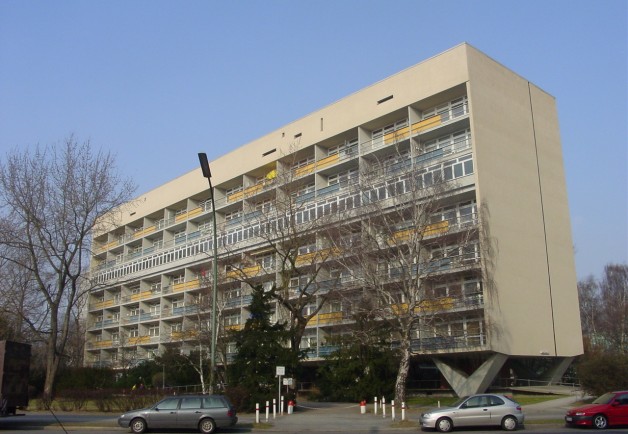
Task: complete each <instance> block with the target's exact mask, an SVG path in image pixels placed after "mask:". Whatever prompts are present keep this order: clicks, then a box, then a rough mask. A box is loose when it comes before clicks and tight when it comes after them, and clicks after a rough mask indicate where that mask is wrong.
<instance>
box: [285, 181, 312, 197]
mask: <svg viewBox="0 0 628 434" xmlns="http://www.w3.org/2000/svg"><path fill="white" fill-rule="evenodd" d="M310 193H314V183H313V182H310V183H309V184H306V185H301V186H299V187H298V188H297V189H296V190H294V191H292V192H290V194H291V196H292V197H303V196H305V195H307V194H310Z"/></svg>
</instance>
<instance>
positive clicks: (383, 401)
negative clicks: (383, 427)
mask: <svg viewBox="0 0 628 434" xmlns="http://www.w3.org/2000/svg"><path fill="white" fill-rule="evenodd" d="M382 417H383V418H384V419H385V418H386V397H385V396H382Z"/></svg>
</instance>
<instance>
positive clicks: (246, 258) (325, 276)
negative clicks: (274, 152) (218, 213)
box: [226, 152, 342, 374]
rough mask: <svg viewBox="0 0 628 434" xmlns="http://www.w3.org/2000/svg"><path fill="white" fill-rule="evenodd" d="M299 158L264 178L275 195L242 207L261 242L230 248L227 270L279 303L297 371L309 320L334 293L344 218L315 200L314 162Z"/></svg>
mask: <svg viewBox="0 0 628 434" xmlns="http://www.w3.org/2000/svg"><path fill="white" fill-rule="evenodd" d="M301 157H303V156H302V155H300V154H299V153H298V152H295V153H293V154H292V159H290V160H288V161H284V162H283V163H279V164H280V166H279V167H278V168H277V170H276V174H273V178H272V180H268V181H265V182H266V183H268V184H270V185H271V187H272V190H271V191H272V197H270V196H266V197H264V196H262V199H261V200H260V201H259V202H258V203H256V204H254V208H253V209H250V210H244V211H245V212H244V221H245V222H246V224H247V225H248V226H250V227H254V228H256V229H255V230H256V234H257V239H258V240H261V241H260V243H259V248H258V249H254V250H247V251H242V252H240V251H238V250H236V249H237V247H238V246H237V245H236V246H235V247H234V248H232V249H231V250H230V252H229V257H230V262H229V264H228V265H227V267H228V271H227V274H226V278H227V279H228V280H229V279H230V280H235V281H238V282H243V283H245V286H246V287H248V288H249V290H251V289H252V288H255V287H257V286H259V285H262V286H264V288H265V289H266V290H267V291H269V292H270V293H271V295H272V297H273V298H274V299H275V300H276V301H277V303H278V306H279V309H278V311H277V315H276V320H277V321H285V323H286V328H287V331H288V335H289V336H290V342H289V349H290V351H291V352H292V355H293V358H292V359H293V360H294V363H295V365H294V366H292V368H293V369H296V364H297V363H298V360H300V359H301V358H302V351H301V341H302V338H303V336H304V334H305V330H306V326H307V324H308V322H309V321H310V320H311V319H312V318H313V317H315V316H316V315H317V314H318V313H319V312H320V311H321V309H323V307H324V306H325V305H326V304H327V303H328V301H329V300H331V299H333V298H334V297H336V285H335V284H334V279H333V278H331V277H330V275H329V264H330V262H332V261H333V260H334V259H335V258H336V257H337V255H338V253H339V251H338V250H337V249H336V248H335V247H334V241H333V237H334V234H337V233H338V230H337V225H338V224H339V222H340V221H342V216H341V213H339V212H338V209H337V207H334V206H332V205H331V204H325V203H324V202H321V201H316V198H315V197H314V194H313V192H314V181H313V180H312V178H311V177H308V175H310V174H311V173H313V172H314V170H315V165H316V163H314V162H312V163H307V164H304V165H299V164H297V160H299V159H300V158H301ZM254 187H255V186H254ZM291 374H294V372H291Z"/></svg>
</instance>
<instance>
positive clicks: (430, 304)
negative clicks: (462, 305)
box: [419, 297, 454, 312]
mask: <svg viewBox="0 0 628 434" xmlns="http://www.w3.org/2000/svg"><path fill="white" fill-rule="evenodd" d="M453 307H454V300H453V298H451V297H442V298H436V299H432V300H424V301H423V302H422V303H421V305H420V306H419V309H420V310H422V311H423V312H439V311H443V310H450V309H452V308H453Z"/></svg>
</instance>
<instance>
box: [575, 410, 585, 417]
mask: <svg viewBox="0 0 628 434" xmlns="http://www.w3.org/2000/svg"><path fill="white" fill-rule="evenodd" d="M575 415H576V416H585V415H586V413H585V412H584V411H577V412H576V413H575Z"/></svg>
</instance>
